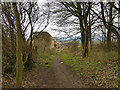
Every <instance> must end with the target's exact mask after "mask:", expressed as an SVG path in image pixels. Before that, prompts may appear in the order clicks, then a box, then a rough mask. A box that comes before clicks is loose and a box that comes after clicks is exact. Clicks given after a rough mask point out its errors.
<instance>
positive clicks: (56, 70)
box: [43, 56, 87, 88]
mask: <svg viewBox="0 0 120 90" xmlns="http://www.w3.org/2000/svg"><path fill="white" fill-rule="evenodd" d="M45 73H46V74H47V75H45V76H44V78H43V79H44V81H45V87H47V88H87V86H85V85H84V84H83V83H82V80H81V78H80V77H79V76H78V75H76V73H75V72H74V71H73V70H71V68H70V67H68V66H66V65H65V64H64V63H63V62H62V61H61V59H60V56H56V57H55V58H54V60H53V63H52V64H51V66H50V68H49V69H48V70H47V71H46V72H45ZM43 88H44V87H43Z"/></svg>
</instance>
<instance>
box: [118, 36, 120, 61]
mask: <svg viewBox="0 0 120 90" xmlns="http://www.w3.org/2000/svg"><path fill="white" fill-rule="evenodd" d="M118 60H119V61H120V35H119V36H118Z"/></svg>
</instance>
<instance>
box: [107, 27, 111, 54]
mask: <svg viewBox="0 0 120 90" xmlns="http://www.w3.org/2000/svg"><path fill="white" fill-rule="evenodd" d="M107 51H108V52H110V51H111V30H110V29H109V30H108V32H107Z"/></svg>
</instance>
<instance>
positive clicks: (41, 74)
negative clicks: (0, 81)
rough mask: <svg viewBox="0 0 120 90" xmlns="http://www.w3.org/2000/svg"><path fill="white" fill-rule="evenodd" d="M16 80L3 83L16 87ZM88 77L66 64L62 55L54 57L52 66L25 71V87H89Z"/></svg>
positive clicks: (23, 85)
mask: <svg viewBox="0 0 120 90" xmlns="http://www.w3.org/2000/svg"><path fill="white" fill-rule="evenodd" d="M14 80H15V79H13V80H10V81H8V84H6V85H3V87H5V88H7V87H8V88H9V87H14ZM85 82H86V79H83V77H81V76H79V75H77V74H76V72H75V71H73V70H72V69H71V68H70V67H69V66H67V65H66V64H64V63H63V62H62V60H61V59H60V55H58V56H56V57H55V58H54V59H53V62H52V63H51V65H50V67H49V68H47V67H44V66H39V67H35V68H34V69H33V70H31V71H24V73H23V81H22V87H23V88H89V87H93V85H92V86H91V85H90V84H85Z"/></svg>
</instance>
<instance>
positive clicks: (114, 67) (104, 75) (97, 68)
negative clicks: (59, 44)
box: [61, 50, 118, 88]
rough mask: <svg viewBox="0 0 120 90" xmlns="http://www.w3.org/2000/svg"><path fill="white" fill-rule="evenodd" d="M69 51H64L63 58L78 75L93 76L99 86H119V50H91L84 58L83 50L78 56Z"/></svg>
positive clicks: (92, 78)
mask: <svg viewBox="0 0 120 90" xmlns="http://www.w3.org/2000/svg"><path fill="white" fill-rule="evenodd" d="M66 52H67V53H66ZM68 52H69V50H68V51H67V50H66V51H62V53H63V54H62V55H61V59H62V60H63V61H64V63H66V64H67V65H68V66H70V67H72V69H73V70H75V71H76V73H77V74H78V75H81V76H83V77H89V78H91V80H94V82H95V84H96V85H97V86H99V87H105V88H116V87H118V75H117V74H116V73H118V61H117V59H116V58H117V52H109V53H106V52H103V51H91V53H90V55H89V56H88V57H86V58H82V56H81V55H80V53H81V52H80V53H79V54H78V55H77V56H73V54H72V53H68Z"/></svg>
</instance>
